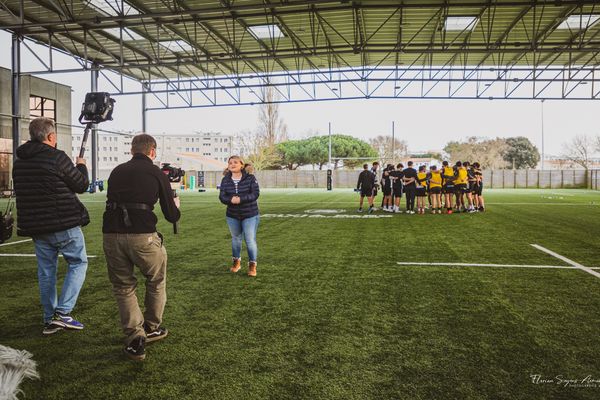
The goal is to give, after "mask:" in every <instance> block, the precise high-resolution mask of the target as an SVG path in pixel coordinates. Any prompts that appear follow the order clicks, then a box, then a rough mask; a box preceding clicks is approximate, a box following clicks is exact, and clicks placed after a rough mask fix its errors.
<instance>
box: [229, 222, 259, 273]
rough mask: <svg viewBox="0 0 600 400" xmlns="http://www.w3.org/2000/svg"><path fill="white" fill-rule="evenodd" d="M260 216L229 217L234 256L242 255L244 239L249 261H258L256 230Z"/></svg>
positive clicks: (239, 256)
mask: <svg viewBox="0 0 600 400" xmlns="http://www.w3.org/2000/svg"><path fill="white" fill-rule="evenodd" d="M259 222H260V216H259V215H255V216H254V217H251V218H244V219H237V218H231V217H227V225H228V226H229V231H230V232H231V252H232V256H233V258H241V257H242V239H243V240H244V241H245V242H246V248H247V250H248V261H250V262H256V261H257V260H256V259H257V257H258V246H257V245H256V231H257V230H258V223H259Z"/></svg>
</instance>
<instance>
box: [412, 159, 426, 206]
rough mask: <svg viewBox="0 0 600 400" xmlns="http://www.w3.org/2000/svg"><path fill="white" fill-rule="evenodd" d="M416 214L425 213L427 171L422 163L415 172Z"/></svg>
mask: <svg viewBox="0 0 600 400" xmlns="http://www.w3.org/2000/svg"><path fill="white" fill-rule="evenodd" d="M415 183H416V185H417V192H416V194H417V214H425V198H426V197H427V172H426V169H425V166H424V165H421V166H420V167H419V172H417V180H416V181H415Z"/></svg>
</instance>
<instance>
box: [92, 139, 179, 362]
mask: <svg viewBox="0 0 600 400" xmlns="http://www.w3.org/2000/svg"><path fill="white" fill-rule="evenodd" d="M131 154H132V155H133V157H132V159H131V160H129V161H128V162H126V163H123V164H120V165H118V166H117V167H116V168H115V169H114V170H113V171H112V172H111V174H110V177H109V178H108V193H107V200H106V211H105V212H104V223H103V226H102V232H103V234H104V254H105V255H106V262H107V267H108V276H109V279H110V281H111V283H112V286H113V293H114V295H115V297H116V300H117V304H118V306H119V313H120V316H121V327H122V329H123V332H124V333H125V335H126V339H125V349H124V350H125V353H126V354H127V356H128V357H129V358H131V359H134V360H143V359H144V358H145V355H146V354H145V345H146V342H153V341H156V340H160V339H164V338H165V337H166V336H167V333H168V331H167V330H166V329H165V328H164V327H161V323H162V317H163V311H164V308H165V304H166V301H167V296H166V274H167V252H166V250H165V248H164V246H163V239H162V235H161V234H160V233H158V232H157V231H156V223H157V218H156V215H154V213H153V212H152V210H153V208H154V204H155V203H156V202H157V201H160V208H161V210H162V213H163V214H164V216H165V218H166V219H167V221H169V222H171V223H176V222H177V221H178V220H179V217H180V212H179V198H178V197H174V196H173V192H172V190H171V186H170V183H169V179H168V178H167V176H166V175H165V174H163V173H162V172H161V170H160V169H159V168H158V167H157V166H155V165H154V164H153V163H152V161H153V160H154V159H155V158H156V140H154V138H153V137H152V136H150V135H146V134H141V135H137V136H135V137H134V138H133V140H132V141H131ZM134 265H136V266H137V267H138V268H139V269H140V271H141V272H142V274H143V275H144V277H145V279H146V297H145V299H144V305H145V311H144V313H143V314H142V311H141V310H140V307H139V304H138V301H137V297H136V294H135V290H136V286H137V280H136V278H135V275H134V269H133V266H134Z"/></svg>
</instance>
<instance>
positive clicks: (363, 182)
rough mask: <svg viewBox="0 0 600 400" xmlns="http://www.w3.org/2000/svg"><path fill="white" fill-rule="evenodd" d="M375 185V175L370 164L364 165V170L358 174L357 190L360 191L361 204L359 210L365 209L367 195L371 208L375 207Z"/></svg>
mask: <svg viewBox="0 0 600 400" xmlns="http://www.w3.org/2000/svg"><path fill="white" fill-rule="evenodd" d="M374 186H375V175H373V173H372V172H371V171H369V164H365V165H363V171H362V172H361V173H360V175H358V182H357V183H356V190H357V191H359V192H360V204H359V206H358V212H362V211H363V202H364V199H365V197H366V198H367V201H368V203H369V209H370V208H372V207H373V187H374Z"/></svg>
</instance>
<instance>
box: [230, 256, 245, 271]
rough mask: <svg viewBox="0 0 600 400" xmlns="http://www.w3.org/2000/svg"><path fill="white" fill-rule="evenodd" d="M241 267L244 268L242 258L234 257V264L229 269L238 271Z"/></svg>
mask: <svg viewBox="0 0 600 400" xmlns="http://www.w3.org/2000/svg"><path fill="white" fill-rule="evenodd" d="M240 268H242V260H241V259H239V258H234V259H233V265H232V266H231V268H229V270H230V271H231V272H233V273H236V272H238V271H239V270H240Z"/></svg>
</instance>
